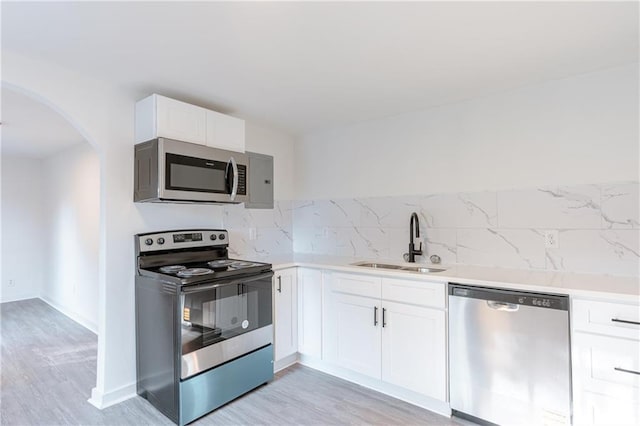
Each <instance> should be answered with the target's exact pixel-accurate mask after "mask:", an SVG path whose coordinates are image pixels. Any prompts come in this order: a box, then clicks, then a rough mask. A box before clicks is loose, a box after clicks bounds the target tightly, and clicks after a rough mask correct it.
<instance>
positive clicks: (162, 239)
mask: <svg viewBox="0 0 640 426" xmlns="http://www.w3.org/2000/svg"><path fill="white" fill-rule="evenodd" d="M158 244H160V245H162V244H164V238H162V237H160V238H158Z"/></svg>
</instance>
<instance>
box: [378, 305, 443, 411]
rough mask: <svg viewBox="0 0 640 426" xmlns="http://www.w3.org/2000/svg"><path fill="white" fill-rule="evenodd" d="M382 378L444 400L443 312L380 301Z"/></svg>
mask: <svg viewBox="0 0 640 426" xmlns="http://www.w3.org/2000/svg"><path fill="white" fill-rule="evenodd" d="M382 309H383V311H382V312H383V318H384V319H383V323H382V380H383V381H385V382H387V383H391V384H393V385H396V386H400V387H402V388H405V389H409V390H412V391H414V392H417V393H420V394H422V395H427V396H430V397H432V398H435V399H439V400H441V401H445V400H446V399H447V395H446V390H447V374H446V372H447V360H446V346H445V345H446V336H445V333H446V324H445V313H444V311H440V310H436V309H430V308H425V307H422V306H412V305H407V304H402V303H393V302H387V301H383V302H382Z"/></svg>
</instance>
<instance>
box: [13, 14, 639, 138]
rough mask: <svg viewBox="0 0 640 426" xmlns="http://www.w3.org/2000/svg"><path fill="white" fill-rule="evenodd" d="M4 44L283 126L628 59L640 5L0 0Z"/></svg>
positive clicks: (634, 46) (135, 90) (369, 113)
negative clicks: (56, 0) (37, 0)
mask: <svg viewBox="0 0 640 426" xmlns="http://www.w3.org/2000/svg"><path fill="white" fill-rule="evenodd" d="M2 44H3V49H11V50H15V51H18V52H21V53H22V54H25V55H32V56H36V57H39V58H41V59H45V60H50V61H52V62H55V63H58V64H60V65H63V66H67V67H69V68H72V69H75V70H77V71H80V72H84V73H87V74H91V75H93V76H95V77H98V78H101V79H104V80H108V81H110V82H112V83H114V84H116V85H118V86H119V87H121V88H123V89H125V90H129V91H130V92H131V93H132V94H133V95H135V96H138V97H142V96H145V95H147V94H149V93H152V92H157V93H161V94H165V95H168V96H172V97H175V98H178V99H181V100H185V101H188V102H193V103H196V104H199V105H202V106H205V107H211V108H214V109H217V110H219V111H221V112H226V113H233V114H236V115H238V116H241V117H245V118H251V119H255V120H258V121H261V122H263V123H265V124H270V125H272V126H274V127H278V128H281V129H284V130H288V131H290V132H292V133H303V132H309V131H313V130H317V129H322V128H327V127H334V126H338V125H342V124H347V123H350V122H356V121H362V120H368V119H375V118H380V117H384V116H389V115H394V114H399V113H403V112H408V111H414V110H419V109H424V108H428V107H432V106H436V105H442V104H446V103H451V102H456V101H460V100H463V99H468V98H472V97H478V96H484V95H487V94H490V93H495V92H498V91H502V90H506V89H509V88H514V87H519V86H524V85H530V84H534V83H537V82H540V81H544V80H551V79H558V78H564V77H567V76H571V75H575V74H580V73H585V72H589V71H594V70H598V69H602V68H607V67H612V66H616V65H621V64H626V63H630V62H635V61H637V60H638V2H615V3H614V2H407V3H399V2H348V3H327V2H324V3H323V2H315V3H309V2H280V3H275V2H274V3H271V2H257V3H256V2H216V3H211V2H197V3H185V2H163V3H151V2H135V3H134V2H111V3H90V2H89V3H29V2H15V3H12V2H9V3H7V2H3V5H2Z"/></svg>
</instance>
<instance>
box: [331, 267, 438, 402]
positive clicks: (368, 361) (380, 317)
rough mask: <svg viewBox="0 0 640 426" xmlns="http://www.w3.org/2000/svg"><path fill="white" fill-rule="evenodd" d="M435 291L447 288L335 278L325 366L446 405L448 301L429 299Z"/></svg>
mask: <svg viewBox="0 0 640 426" xmlns="http://www.w3.org/2000/svg"><path fill="white" fill-rule="evenodd" d="M423 284H424V287H421V286H422V285H423ZM438 286H440V287H442V288H444V287H445V286H446V284H445V283H429V282H424V283H423V282H419V281H411V280H399V279H386V278H380V277H375V276H367V275H357V274H344V273H335V274H333V275H332V277H331V279H330V281H329V283H328V285H325V288H326V290H325V299H324V300H325V306H324V318H325V321H324V322H323V323H324V324H326V326H325V330H324V335H323V337H324V340H323V360H324V361H328V362H330V363H332V364H333V365H335V366H337V367H339V368H343V369H347V370H349V371H352V372H356V373H359V374H362V375H365V376H367V377H368V378H371V379H379V380H381V382H382V383H386V384H389V385H393V386H396V387H397V388H402V389H403V390H407V391H411V392H414V393H416V394H420V395H422V396H426V397H429V398H433V399H436V400H439V401H446V400H447V363H446V359H447V348H446V314H445V310H444V309H443V308H444V306H446V299H445V297H446V295H445V292H444V291H436V292H433V296H432V297H429V296H427V293H431V292H432V291H431V290H432V289H433V288H438ZM423 290H424V291H423ZM417 294H419V295H420V297H416V295H417ZM385 295H387V297H393V299H394V300H407V301H413V303H398V302H395V301H389V300H384V297H385ZM424 305H427V306H424ZM432 306H437V307H442V309H438V308H433V307H432Z"/></svg>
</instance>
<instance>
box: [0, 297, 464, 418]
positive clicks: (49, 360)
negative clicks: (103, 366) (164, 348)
mask: <svg viewBox="0 0 640 426" xmlns="http://www.w3.org/2000/svg"><path fill="white" fill-rule="evenodd" d="M0 311H1V312H0V316H1V322H2V326H1V331H2V335H1V346H2V358H1V362H2V364H1V368H2V373H1V382H0V424H2V425H171V424H173V423H172V422H170V421H169V420H168V419H167V418H166V417H164V416H163V415H161V414H160V413H158V412H157V411H156V410H155V409H154V408H153V407H152V406H151V405H150V404H149V403H148V402H147V401H146V400H144V399H142V398H140V397H135V398H131V399H129V400H127V401H125V402H123V403H121V404H118V405H115V406H113V407H109V408H106V409H104V410H98V409H97V408H95V407H93V406H92V405H90V404H89V403H88V402H87V399H88V398H89V393H90V390H91V388H93V387H94V386H95V383H96V375H95V370H96V352H97V350H96V347H97V337H96V335H95V334H93V333H91V332H90V331H88V330H86V329H85V328H83V327H82V326H80V325H78V324H77V323H75V322H74V321H72V320H70V319H69V318H67V317H66V316H64V315H62V314H61V313H59V312H58V311H56V310H55V309H53V308H51V307H50V306H49V305H47V304H46V303H44V302H43V301H41V300H39V299H31V300H25V301H19V302H10V303H3V304H0ZM192 424H193V425H197V426H200V425H214V424H215V425H241V424H242V425H255V424H263V425H267V424H269V425H285V424H291V425H293V424H295V425H325V424H326V425H328V424H331V425H335V424H342V425H344V424H380V425H453V424H458V423H457V422H456V421H454V420H451V419H448V418H446V417H442V416H439V415H437V414H434V413H431V412H429V411H427V410H423V409H421V408H417V407H415V406H412V405H410V404H407V403H405V402H402V401H399V400H396V399H394V398H391V397H388V396H386V395H383V394H380V393H378V392H375V391H372V390H369V389H366V388H363V387H361V386H358V385H354V384H352V383H349V382H346V381H344V380H341V379H338V378H335V377H332V376H329V375H326V374H323V373H320V372H318V371H315V370H313V369H310V368H307V367H303V366H300V365H295V366H292V367H290V368H288V369H286V370H284V371H281V372H280V373H278V374H277V375H276V378H275V380H274V381H273V382H271V383H269V384H268V385H266V386H262V387H260V388H258V389H256V390H254V391H253V392H250V393H249V394H247V395H245V396H243V397H241V398H239V399H237V400H235V401H233V402H231V403H229V404H227V405H226V406H224V407H222V408H220V409H218V410H216V411H214V412H213V413H211V414H209V415H208V416H205V417H203V418H201V419H200V420H198V421H196V422H194V423H192Z"/></svg>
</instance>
